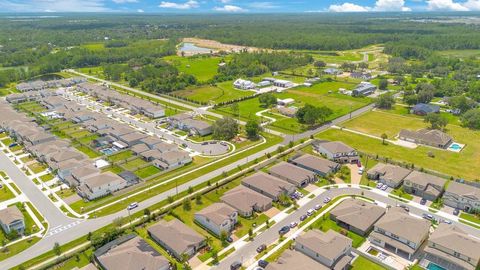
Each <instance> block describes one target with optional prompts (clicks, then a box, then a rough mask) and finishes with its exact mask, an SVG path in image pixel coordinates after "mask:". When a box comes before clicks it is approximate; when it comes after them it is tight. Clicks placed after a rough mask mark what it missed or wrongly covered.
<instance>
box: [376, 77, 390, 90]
mask: <svg viewBox="0 0 480 270" xmlns="http://www.w3.org/2000/svg"><path fill="white" fill-rule="evenodd" d="M387 87H388V80H387V79H381V80H380V81H378V88H379V89H380V90H387Z"/></svg>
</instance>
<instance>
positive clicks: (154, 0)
mask: <svg viewBox="0 0 480 270" xmlns="http://www.w3.org/2000/svg"><path fill="white" fill-rule="evenodd" d="M417 11H418V12H426V11H480V0H163V1H162V0H0V12H14V13H17V12H129V13H167V12H169V13H205V12H208V13H279V12H310V13H311V12H417Z"/></svg>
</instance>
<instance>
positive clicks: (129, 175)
mask: <svg viewBox="0 0 480 270" xmlns="http://www.w3.org/2000/svg"><path fill="white" fill-rule="evenodd" d="M118 176H120V177H121V178H122V179H123V180H125V181H127V185H128V186H131V185H133V184H137V183H138V181H139V178H138V176H137V175H136V174H134V173H133V172H131V171H123V172H121V173H119V174H118Z"/></svg>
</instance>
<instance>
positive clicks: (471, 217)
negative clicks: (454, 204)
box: [460, 213, 480, 225]
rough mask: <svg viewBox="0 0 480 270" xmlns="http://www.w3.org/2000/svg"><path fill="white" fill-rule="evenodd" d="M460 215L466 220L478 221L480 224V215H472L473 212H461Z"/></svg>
mask: <svg viewBox="0 0 480 270" xmlns="http://www.w3.org/2000/svg"><path fill="white" fill-rule="evenodd" d="M460 217H461V218H463V219H465V220H468V221H471V222H474V223H477V224H479V225H480V216H478V215H477V216H475V215H472V214H468V213H461V214H460Z"/></svg>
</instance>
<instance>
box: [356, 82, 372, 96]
mask: <svg viewBox="0 0 480 270" xmlns="http://www.w3.org/2000/svg"><path fill="white" fill-rule="evenodd" d="M376 90H377V86H376V85H374V84H372V83H369V82H361V83H360V84H358V85H357V86H356V87H355V89H353V90H352V96H354V97H360V96H363V97H366V96H369V95H371V94H373V93H375V91H376Z"/></svg>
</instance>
